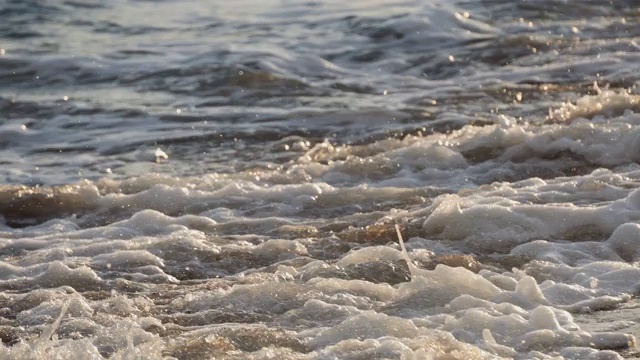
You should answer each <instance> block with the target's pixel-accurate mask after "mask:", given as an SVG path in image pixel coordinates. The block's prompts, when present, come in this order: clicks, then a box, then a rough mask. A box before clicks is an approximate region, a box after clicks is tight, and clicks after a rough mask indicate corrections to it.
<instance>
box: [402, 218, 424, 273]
mask: <svg viewBox="0 0 640 360" xmlns="http://www.w3.org/2000/svg"><path fill="white" fill-rule="evenodd" d="M396 233H397V234H398V241H399V242H400V249H402V256H404V259H405V260H406V261H407V265H408V266H409V274H411V278H413V277H414V276H418V273H419V272H420V268H418V267H417V266H416V265H415V264H414V263H413V260H411V258H410V257H409V253H408V252H407V248H406V247H405V246H404V240H403V239H402V234H401V233H400V227H399V226H398V224H396Z"/></svg>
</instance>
